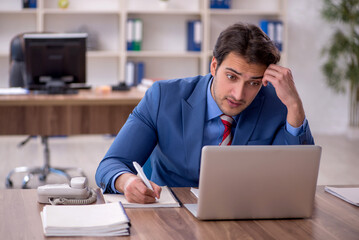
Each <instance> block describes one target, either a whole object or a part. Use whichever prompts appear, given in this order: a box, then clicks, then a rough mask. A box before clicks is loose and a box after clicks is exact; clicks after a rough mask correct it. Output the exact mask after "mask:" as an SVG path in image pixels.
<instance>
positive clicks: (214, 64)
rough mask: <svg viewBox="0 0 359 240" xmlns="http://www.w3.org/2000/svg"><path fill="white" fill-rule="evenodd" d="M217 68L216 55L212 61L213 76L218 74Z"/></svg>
mask: <svg viewBox="0 0 359 240" xmlns="http://www.w3.org/2000/svg"><path fill="white" fill-rule="evenodd" d="M216 69H217V59H216V58H215V57H213V58H212V62H211V74H212V76H215V75H216Z"/></svg>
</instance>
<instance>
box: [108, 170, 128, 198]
mask: <svg viewBox="0 0 359 240" xmlns="http://www.w3.org/2000/svg"><path fill="white" fill-rule="evenodd" d="M124 173H126V172H119V173H117V174H116V175H115V176H113V178H112V182H111V189H112V191H113V192H115V193H121V194H123V193H122V192H119V191H118V190H117V189H116V188H115V182H116V179H117V178H118V177H119V176H120V175H122V174H124Z"/></svg>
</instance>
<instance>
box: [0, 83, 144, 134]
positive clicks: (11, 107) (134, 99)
mask: <svg viewBox="0 0 359 240" xmlns="http://www.w3.org/2000/svg"><path fill="white" fill-rule="evenodd" d="M143 96H144V92H141V91H138V90H137V89H135V88H134V89H131V90H130V91H123V92H122V91H121V92H112V93H110V94H96V93H95V92H94V91H91V90H83V91H80V92H79V93H78V94H75V95H33V94H30V95H12V96H11V95H1V96H0V135H43V136H46V135H48V136H50V135H76V134H106V133H108V134H117V133H118V131H119V130H120V129H121V127H122V125H123V124H124V123H125V122H126V120H127V118H128V115H129V114H130V113H131V112H132V110H133V108H134V107H135V106H136V105H137V104H138V103H139V101H140V100H141V99H142V97H143Z"/></svg>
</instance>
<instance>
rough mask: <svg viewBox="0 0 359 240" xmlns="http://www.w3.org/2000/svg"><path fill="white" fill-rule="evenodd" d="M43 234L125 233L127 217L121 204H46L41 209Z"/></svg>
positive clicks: (128, 221)
mask: <svg viewBox="0 0 359 240" xmlns="http://www.w3.org/2000/svg"><path fill="white" fill-rule="evenodd" d="M41 219H42V226H43V230H44V234H45V236H124V235H129V234H130V230H129V228H130V220H129V218H128V216H127V214H126V212H125V210H124V208H123V206H122V205H121V203H110V204H94V205H83V206H78V205H77V206H66V205H65V206H61V205H49V206H45V207H44V209H43V211H42V212H41Z"/></svg>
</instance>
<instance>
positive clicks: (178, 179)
mask: <svg viewBox="0 0 359 240" xmlns="http://www.w3.org/2000/svg"><path fill="white" fill-rule="evenodd" d="M210 79H211V74H208V75H206V76H197V77H194V78H186V79H175V80H168V81H158V82H156V83H155V84H154V85H153V86H152V87H151V88H150V89H149V90H148V91H147V92H146V95H145V97H144V98H143V99H142V100H141V102H140V103H139V104H138V106H137V107H136V108H135V109H134V110H133V112H132V114H131V115H130V116H129V118H128V119H127V122H126V123H125V125H124V126H123V127H122V129H121V130H120V132H119V134H118V135H117V137H116V138H115V140H114V142H113V144H112V145H111V147H110V149H109V150H108V152H107V153H106V155H105V157H104V159H103V160H102V161H101V163H100V164H99V167H98V169H97V172H96V182H97V184H98V185H99V186H100V187H101V188H103V189H105V191H106V192H112V190H111V188H110V186H111V180H112V178H113V176H114V175H116V174H117V173H119V172H135V169H134V168H133V166H132V162H133V161H137V162H138V163H139V164H140V165H143V164H145V162H146V160H147V159H148V158H149V157H150V156H151V163H152V164H151V165H152V176H151V180H152V181H154V182H155V183H157V184H159V185H167V186H170V187H189V186H198V181H199V170H200V159H201V149H202V146H203V145H202V138H203V129H204V123H205V114H206V104H207V102H206V94H207V87H208V84H209V82H210ZM286 116H287V109H286V107H285V106H284V105H283V103H282V102H281V101H280V100H279V99H278V97H277V95H276V93H275V89H274V88H273V86H271V85H268V86H267V87H262V89H261V90H260V91H259V93H258V95H257V96H256V98H255V99H254V100H253V102H252V103H251V104H250V105H249V106H248V107H247V108H246V109H245V110H244V111H243V112H242V113H241V114H240V118H239V121H238V124H237V126H236V129H235V132H234V136H233V141H232V145H271V144H277V145H289V144H291V145H295V144H297V145H298V144H314V142H313V138H312V135H311V133H310V129H309V125H306V127H305V129H304V131H303V133H302V134H301V135H300V136H297V137H295V136H292V135H291V134H290V133H288V132H287V130H286V129H285V125H286Z"/></svg>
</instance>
